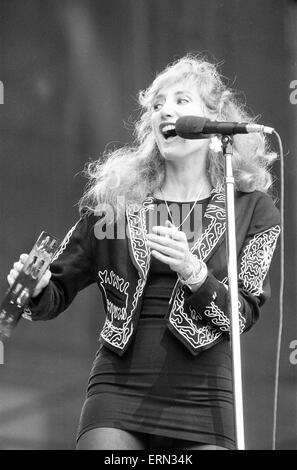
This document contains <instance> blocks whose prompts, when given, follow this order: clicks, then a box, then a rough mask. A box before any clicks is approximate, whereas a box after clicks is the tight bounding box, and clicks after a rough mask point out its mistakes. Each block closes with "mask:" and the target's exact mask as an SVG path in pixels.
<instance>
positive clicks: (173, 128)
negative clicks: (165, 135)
mask: <svg viewBox="0 0 297 470" xmlns="http://www.w3.org/2000/svg"><path fill="white" fill-rule="evenodd" d="M172 130H175V126H174V125H173V124H167V125H166V126H164V127H163V128H162V132H168V131H172Z"/></svg>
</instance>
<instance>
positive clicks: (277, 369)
mask: <svg viewBox="0 0 297 470" xmlns="http://www.w3.org/2000/svg"><path fill="white" fill-rule="evenodd" d="M273 134H275V136H276V137H277V140H278V145H279V152H280V221H281V222H280V223H281V232H280V290H279V328H278V337H277V349H276V362H275V382H274V404H273V430H272V450H276V428H277V412H278V392H279V375H280V356H281V346H282V333H283V319H284V285H285V236H284V213H285V203H284V192H285V191H284V188H285V184H284V183H285V181H284V153H283V145H282V140H281V137H280V135H279V134H278V132H276V131H275V130H273Z"/></svg>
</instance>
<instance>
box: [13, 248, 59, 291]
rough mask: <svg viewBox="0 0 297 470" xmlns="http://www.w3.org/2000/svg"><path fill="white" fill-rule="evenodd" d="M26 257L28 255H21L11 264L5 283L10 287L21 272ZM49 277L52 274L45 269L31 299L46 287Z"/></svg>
mask: <svg viewBox="0 0 297 470" xmlns="http://www.w3.org/2000/svg"><path fill="white" fill-rule="evenodd" d="M28 256H29V255H28V254H27V253H22V254H21V255H20V258H19V260H18V261H16V262H15V263H13V267H12V269H11V270H10V272H9V274H8V276H7V281H8V284H9V286H10V287H11V286H12V285H13V284H14V283H15V280H16V278H17V277H18V275H19V274H20V272H21V271H22V269H23V267H24V264H25V262H26V261H27V259H28ZM51 276H52V273H51V272H50V270H49V269H47V271H46V272H45V273H44V275H43V276H42V278H41V279H40V280H39V282H38V283H37V286H36V287H35V290H34V292H33V295H32V297H36V296H37V295H38V294H40V292H41V291H42V290H43V289H44V288H45V287H46V286H47V285H48V283H49V281H50V278H51Z"/></svg>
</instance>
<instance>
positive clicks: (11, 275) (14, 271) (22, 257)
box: [7, 253, 29, 287]
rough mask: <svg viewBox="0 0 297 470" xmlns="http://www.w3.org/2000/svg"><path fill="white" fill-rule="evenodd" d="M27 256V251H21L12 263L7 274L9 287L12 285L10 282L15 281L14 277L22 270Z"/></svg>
mask: <svg viewBox="0 0 297 470" xmlns="http://www.w3.org/2000/svg"><path fill="white" fill-rule="evenodd" d="M28 256H29V255H28V254H27V253H22V254H21V255H20V258H19V260H18V261H16V262H15V263H13V268H12V269H11V270H10V272H9V274H8V276H7V281H8V284H9V286H10V287H11V286H12V284H13V283H14V282H15V280H16V278H17V277H18V275H19V274H20V272H21V271H22V269H23V267H24V264H25V262H26V261H27V258H28Z"/></svg>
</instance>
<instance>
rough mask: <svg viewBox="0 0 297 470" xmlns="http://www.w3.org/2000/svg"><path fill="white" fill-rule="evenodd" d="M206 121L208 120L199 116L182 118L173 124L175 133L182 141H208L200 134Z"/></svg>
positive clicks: (207, 137)
mask: <svg viewBox="0 0 297 470" xmlns="http://www.w3.org/2000/svg"><path fill="white" fill-rule="evenodd" d="M207 121H209V119H207V118H204V117H200V116H182V117H180V118H179V119H177V121H176V123H175V131H176V133H177V135H179V136H180V137H182V138H184V139H209V136H208V135H207V134H203V132H202V131H203V128H204V126H205V123H206V122H207Z"/></svg>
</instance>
